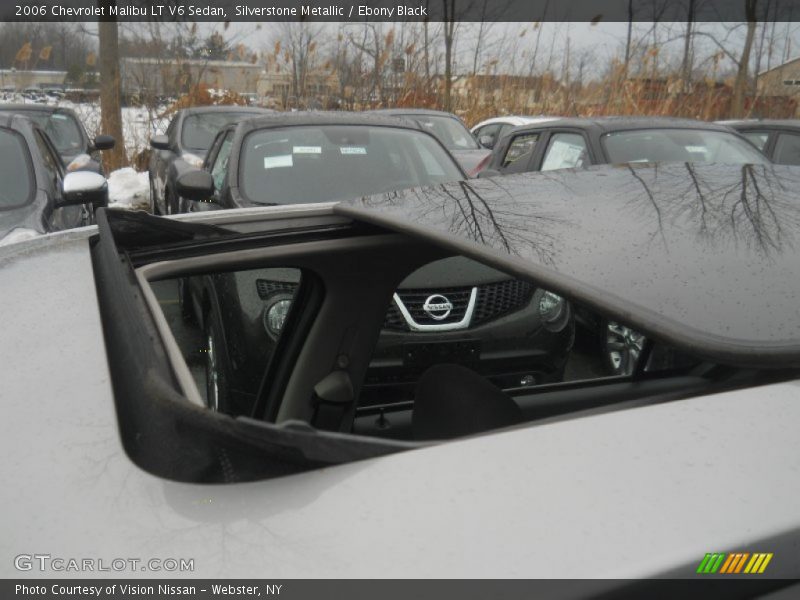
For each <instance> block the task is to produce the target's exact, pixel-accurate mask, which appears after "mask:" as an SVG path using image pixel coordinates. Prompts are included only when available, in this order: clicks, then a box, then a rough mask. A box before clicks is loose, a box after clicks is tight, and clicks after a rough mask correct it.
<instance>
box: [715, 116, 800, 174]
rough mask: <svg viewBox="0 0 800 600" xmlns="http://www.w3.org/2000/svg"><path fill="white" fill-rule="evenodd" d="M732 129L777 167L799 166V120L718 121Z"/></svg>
mask: <svg viewBox="0 0 800 600" xmlns="http://www.w3.org/2000/svg"><path fill="white" fill-rule="evenodd" d="M718 123H719V124H720V125H727V126H728V127H732V128H733V129H735V130H736V131H738V132H739V133H741V134H742V135H743V136H744V137H746V138H747V139H748V140H750V141H751V142H752V143H753V145H755V146H756V148H758V149H759V150H761V151H762V152H763V153H764V154H766V155H767V156H768V157H769V158H770V159H772V161H773V162H775V163H778V164H779V165H800V120H799V119H746V120H741V121H718Z"/></svg>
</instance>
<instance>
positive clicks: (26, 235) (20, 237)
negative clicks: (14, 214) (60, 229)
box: [0, 227, 42, 246]
mask: <svg viewBox="0 0 800 600" xmlns="http://www.w3.org/2000/svg"><path fill="white" fill-rule="evenodd" d="M40 235H42V234H41V233H39V232H38V231H34V230H33V229H27V228H26V227H17V228H16V229H13V230H11V231H10V232H9V233H7V234H6V235H5V236H3V239H0V246H6V245H8V244H16V243H17V242H24V241H25V240H32V239H33V238H36V237H39V236H40Z"/></svg>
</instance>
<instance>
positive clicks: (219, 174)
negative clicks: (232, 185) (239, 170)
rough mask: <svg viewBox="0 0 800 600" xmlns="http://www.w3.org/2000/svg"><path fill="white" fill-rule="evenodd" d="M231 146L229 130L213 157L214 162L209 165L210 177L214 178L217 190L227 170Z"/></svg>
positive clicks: (220, 187)
mask: <svg viewBox="0 0 800 600" xmlns="http://www.w3.org/2000/svg"><path fill="white" fill-rule="evenodd" d="M232 147H233V132H232V131H229V132H228V133H227V134H226V135H225V139H223V140H222V143H221V144H220V147H219V152H217V156H216V157H215V158H214V164H213V165H212V166H211V177H212V178H213V179H214V188H215V189H216V190H217V191H220V190H221V189H222V184H223V182H224V181H225V173H227V171H228V159H229V158H230V156H231V148H232Z"/></svg>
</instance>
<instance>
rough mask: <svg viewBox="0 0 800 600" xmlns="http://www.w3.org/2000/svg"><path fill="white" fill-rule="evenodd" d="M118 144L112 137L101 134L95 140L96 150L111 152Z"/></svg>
mask: <svg viewBox="0 0 800 600" xmlns="http://www.w3.org/2000/svg"><path fill="white" fill-rule="evenodd" d="M116 143H117V140H115V139H114V138H113V137H111V136H110V135H105V134H101V135H98V136H97V137H96V138H94V149H95V150H111V149H112V148H113V147H114V145H115V144H116Z"/></svg>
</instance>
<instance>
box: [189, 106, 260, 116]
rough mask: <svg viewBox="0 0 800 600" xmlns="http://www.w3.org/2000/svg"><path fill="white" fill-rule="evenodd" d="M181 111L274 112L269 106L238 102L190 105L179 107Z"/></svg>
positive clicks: (192, 113)
mask: <svg viewBox="0 0 800 600" xmlns="http://www.w3.org/2000/svg"><path fill="white" fill-rule="evenodd" d="M179 112H181V113H183V114H184V115H196V114H203V113H214V112H225V113H230V112H246V113H254V114H269V113H273V112H275V111H274V110H272V109H269V108H259V107H258V106H242V105H240V104H223V105H214V106H192V107H191V108H182V109H180V111H179Z"/></svg>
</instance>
